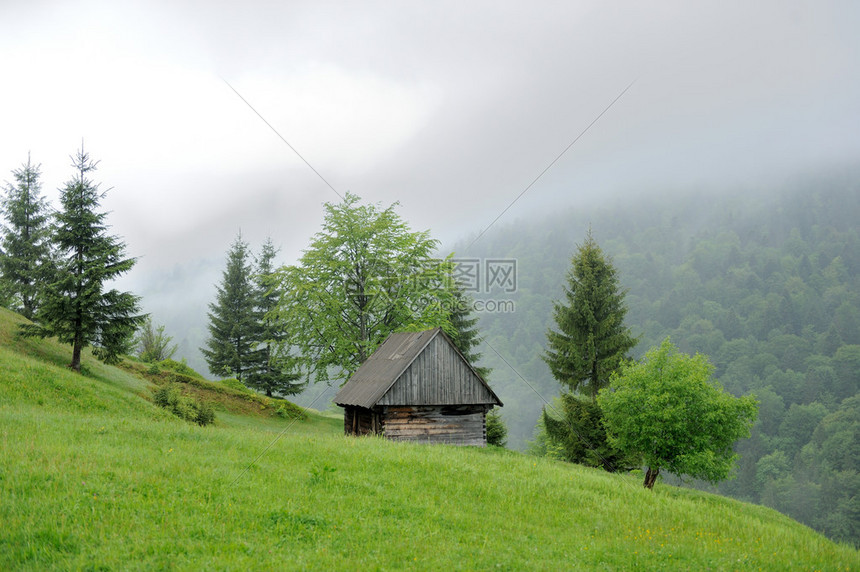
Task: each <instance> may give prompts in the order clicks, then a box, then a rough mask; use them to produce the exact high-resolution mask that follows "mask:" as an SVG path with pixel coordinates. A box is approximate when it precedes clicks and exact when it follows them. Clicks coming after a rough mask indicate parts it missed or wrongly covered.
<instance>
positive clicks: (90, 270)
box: [22, 145, 145, 371]
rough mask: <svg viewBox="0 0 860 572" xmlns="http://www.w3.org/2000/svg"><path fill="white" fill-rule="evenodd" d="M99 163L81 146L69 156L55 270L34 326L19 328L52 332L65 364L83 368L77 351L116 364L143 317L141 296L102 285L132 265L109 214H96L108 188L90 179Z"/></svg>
mask: <svg viewBox="0 0 860 572" xmlns="http://www.w3.org/2000/svg"><path fill="white" fill-rule="evenodd" d="M97 165H98V162H96V161H92V160H90V157H89V154H88V153H86V152H85V151H84V148H83V145H82V146H81V150H80V151H78V153H77V154H76V155H75V156H74V157H72V166H73V167H74V168H75V169H76V170H77V173H76V174H75V176H74V177H73V178H72V179H71V180H69V181H68V182H67V183H66V185H65V186H64V187H63V188H62V189H61V190H60V204H61V210H60V211H59V212H58V213H57V214H56V224H55V228H54V230H53V233H52V243H53V245H54V248H55V249H56V258H57V260H56V266H57V267H56V269H55V272H54V274H53V278H52V280H51V281H50V283H49V284H47V285H46V287H45V290H44V299H43V302H42V305H41V306H40V307H39V308H38V310H37V313H36V316H35V319H34V322H35V324H33V325H25V326H22V333H23V334H24V335H28V336H39V337H49V336H55V337H57V338H58V339H59V340H60V341H61V342H63V343H68V344H70V345H71V346H72V361H71V363H70V364H69V367H70V368H71V369H73V370H75V371H80V370H81V352H82V350H83V348H84V347H86V346H88V345H91V346H93V353H94V354H95V355H96V357H98V358H99V359H101V360H103V361H105V362H107V363H116V362H117V361H119V358H120V355H121V354H124V353H128V352H129V351H130V350H131V345H132V340H133V337H134V333H135V331H136V330H137V328H138V326H139V325H140V324H141V323H142V322H143V320H144V318H145V316H144V315H140V314H139V311H140V307H139V301H140V299H139V297H137V296H135V295H133V294H131V293H129V292H120V291H118V290H115V289H113V290H108V291H105V283H107V282H109V281H110V280H112V279H115V278H117V277H118V276H120V275H122V274H124V273H126V272H128V271H129V270H131V268H132V267H133V266H134V264H135V259H134V258H126V256H125V244H123V243H122V242H121V241H120V239H119V238H117V237H114V236H111V235H110V234H108V228H109V227H108V226H107V225H106V224H105V219H106V218H107V213H105V212H98V208H99V203H100V201H101V200H102V199H103V198H104V196H105V194H106V192H102V191H100V190H99V185H98V184H96V183H94V182H93V181H92V180H91V179H90V178H89V176H90V173H91V172H93V171H95V170H96V167H97Z"/></svg>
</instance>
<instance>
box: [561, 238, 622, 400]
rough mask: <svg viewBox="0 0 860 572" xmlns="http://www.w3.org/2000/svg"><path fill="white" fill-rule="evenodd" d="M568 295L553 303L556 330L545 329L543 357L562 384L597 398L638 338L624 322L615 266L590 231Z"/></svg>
mask: <svg viewBox="0 0 860 572" xmlns="http://www.w3.org/2000/svg"><path fill="white" fill-rule="evenodd" d="M564 294H565V300H564V302H555V303H554V304H553V318H554V320H555V324H556V326H557V328H558V330H552V329H550V330H549V331H547V341H548V345H549V348H548V349H547V350H546V353H545V354H544V361H546V363H547V365H549V368H550V371H551V372H552V375H553V377H554V378H555V379H556V380H558V381H559V383H562V384H563V385H566V386H567V387H569V388H570V390H571V391H577V392H581V393H587V394H588V395H589V396H590V397H591V398H592V399H594V398H596V396H597V392H598V391H599V390H600V389H601V388H603V387H606V385H607V384H608V383H609V377H610V375H611V374H612V373H613V372H614V371H615V370H616V369H618V367H619V366H620V365H621V364H622V363H623V361H624V359H625V358H626V357H627V353H628V352H629V351H630V350H631V349H632V348H633V346H635V345H636V338H634V337H633V336H632V335H631V334H630V330H629V329H628V328H627V327H626V326H625V325H624V316H625V315H626V314H627V306H626V305H625V303H624V295H625V292H624V291H623V290H622V289H621V288H620V286H619V284H618V275H617V272H616V270H615V267H614V266H613V265H612V263H611V262H610V261H609V259H608V258H607V257H606V256H605V255H604V254H603V251H602V250H601V249H600V247H599V246H598V245H597V242H596V241H595V240H594V237H593V236H592V235H591V231H589V233H588V236H587V237H586V240H585V243H584V244H582V245H581V246H580V247H579V249H578V250H577V252H576V254H575V255H574V257H573V260H572V267H571V269H570V271H569V272H568V275H567V286H566V287H565V289H564Z"/></svg>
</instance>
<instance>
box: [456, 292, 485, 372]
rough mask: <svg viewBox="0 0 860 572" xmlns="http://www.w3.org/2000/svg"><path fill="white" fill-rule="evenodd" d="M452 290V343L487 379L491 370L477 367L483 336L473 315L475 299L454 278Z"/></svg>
mask: <svg viewBox="0 0 860 572" xmlns="http://www.w3.org/2000/svg"><path fill="white" fill-rule="evenodd" d="M450 290H451V296H450V299H451V302H450V303H451V307H450V308H449V312H448V321H449V322H450V323H451V328H452V334H451V336H450V337H451V341H452V342H454V345H455V346H457V349H458V350H460V353H461V354H463V357H464V358H466V361H468V362H469V363H470V364H471V365H472V367H474V368H475V371H477V372H478V374H479V375H480V376H481V377H483V378H485V379H486V378H487V376H489V375H490V369H489V368H486V367H477V366H476V365H475V364H476V363H477V362H478V360H480V359H481V354H480V353H479V352H478V351H477V348H478V344H480V343H481V335H480V333H479V332H478V318H477V317H476V316H473V315H472V309H473V307H474V299H473V298H472V296H471V295H469V293H468V292H466V289H465V287H464V286H463V284H461V283H460V282H458V281H457V280H455V279H453V278H451V285H450Z"/></svg>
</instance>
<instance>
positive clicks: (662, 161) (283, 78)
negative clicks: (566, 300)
mask: <svg viewBox="0 0 860 572" xmlns="http://www.w3.org/2000/svg"><path fill="white" fill-rule="evenodd" d="M0 21H2V22H3V23H4V26H3V33H2V34H0V50H2V54H3V57H2V59H0V74H2V77H3V82H4V89H3V90H0V126H2V131H0V133H2V135H0V173H2V175H0V178H5V179H9V178H11V174H10V172H11V170H12V169H14V168H16V167H18V166H19V165H20V164H21V163H22V162H24V161H25V160H26V158H27V153H28V152H30V153H31V155H32V158H33V161H34V162H37V163H41V165H42V169H43V177H42V180H43V185H44V192H45V194H46V195H47V196H48V197H49V198H50V199H51V200H55V199H56V197H57V189H58V188H59V187H60V186H61V185H62V184H63V182H64V181H65V180H67V179H68V178H69V177H70V176H71V168H70V166H69V163H70V160H69V155H70V154H72V153H74V152H75V150H76V149H78V148H79V147H80V145H81V142H82V141H83V142H84V145H85V147H86V149H87V150H88V151H89V152H90V153H91V154H92V156H93V158H95V159H98V160H100V161H101V163H100V169H99V171H97V173H96V179H97V180H98V181H99V182H101V183H102V185H103V187H102V188H103V189H108V188H111V189H112V190H111V191H110V192H109V193H108V195H107V198H106V199H105V202H104V205H105V208H107V209H108V210H110V211H111V216H110V219H109V220H110V223H111V224H112V226H113V231H114V232H115V233H116V234H118V235H120V236H122V237H123V238H124V239H125V241H126V243H127V245H128V252H129V254H131V255H133V256H137V257H139V263H138V265H137V266H136V267H135V269H134V270H133V271H132V272H131V273H130V274H129V275H128V276H126V277H125V278H124V279H123V281H122V285H123V287H127V288H128V289H131V290H133V291H135V292H136V293H138V294H140V295H142V296H143V303H144V307H145V309H146V310H147V311H149V312H151V313H152V314H153V318H154V320H155V321H156V322H157V323H163V324H165V325H167V329H168V332H171V333H173V335H174V336H175V337H176V339H177V341H183V340H184V344H185V345H184V347H183V349H182V352H181V353H182V354H183V355H184V357H187V358H189V360H191V361H192V363H194V364H195V365H197V366H198V367H199V363H200V362H199V356H197V354H196V350H195V348H196V346H197V345H199V343H200V341H199V340H200V338H201V331H202V328H204V327H205V323H206V317H205V311H206V304H207V303H208V302H209V301H211V299H212V297H213V295H214V283H215V282H216V281H217V280H218V279H219V277H220V272H221V268H222V267H223V261H224V255H225V253H226V250H227V248H228V246H229V244H230V242H231V241H232V240H233V238H234V237H235V236H236V234H237V233H238V232H239V231H241V232H242V234H243V236H244V237H245V238H246V239H247V240H248V241H249V242H250V243H251V245H252V247H253V248H254V249H255V250H256V249H258V248H259V245H260V244H261V243H262V241H263V240H264V239H265V238H266V237H267V236H271V237H272V238H273V240H274V241H275V243H276V244H278V245H280V246H281V248H282V250H281V262H283V263H292V262H294V261H295V259H296V258H297V256H299V255H300V253H301V250H302V248H304V247H305V246H306V245H307V243H308V239H309V237H310V236H311V235H312V234H313V233H314V232H316V231H317V230H318V229H319V226H320V224H321V222H322V213H323V209H322V203H323V202H325V201H336V200H338V195H337V193H341V194H342V193H344V192H345V191H351V192H353V193H356V194H358V195H360V196H361V197H362V198H364V199H365V200H367V201H371V202H380V203H382V204H384V205H387V204H390V203H392V202H395V201H399V202H400V207H399V212H400V214H401V215H402V216H403V217H404V218H405V219H406V220H408V221H409V222H410V224H411V225H412V226H413V228H416V229H431V230H432V232H433V235H434V236H435V237H436V238H439V239H440V240H442V241H443V243H444V245H446V246H450V245H452V244H455V243H457V241H460V240H462V238H463V237H464V236H467V235H475V234H477V233H478V232H480V231H481V230H482V229H485V228H486V227H487V226H488V225H489V224H490V223H491V222H492V221H493V220H494V219H495V218H496V217H497V216H498V215H499V213H501V212H502V211H503V210H504V209H505V208H506V207H508V206H509V205H510V204H511V202H512V201H513V200H514V199H515V198H516V197H517V196H518V195H519V194H520V193H521V192H522V191H523V190H524V189H525V188H526V187H527V185H528V184H529V183H531V182H532V181H533V180H534V178H535V177H536V176H537V175H538V174H539V173H541V171H542V170H543V169H544V168H546V167H547V165H549V164H550V162H551V161H553V159H555V158H556V157H558V155H559V153H561V152H562V150H564V149H565V147H567V146H568V145H569V144H570V143H571V142H572V141H573V140H574V139H575V138H576V137H577V136H578V135H580V134H581V133H582V132H583V130H584V129H586V127H587V126H588V125H589V124H590V123H591V122H592V121H593V120H594V119H595V118H596V117H597V116H598V115H600V113H601V112H602V111H603V110H605V109H606V107H607V106H608V105H609V104H610V103H611V102H612V101H613V99H615V98H616V97H617V96H618V94H619V93H621V92H622V90H624V88H625V87H626V86H628V85H629V84H630V83H631V82H633V85H632V87H630V89H629V90H628V91H627V92H626V93H625V94H624V96H623V97H621V98H620V99H619V100H618V101H617V102H616V103H615V104H614V105H612V107H611V108H610V109H609V110H608V111H607V112H606V113H605V114H604V115H603V116H602V117H601V118H600V119H599V120H598V121H597V122H596V123H595V124H594V125H593V126H592V127H591V128H590V129H588V131H587V132H586V133H584V135H583V136H582V137H581V139H579V140H578V141H577V142H576V144H575V145H573V146H572V147H571V148H570V149H569V150H568V151H567V153H565V154H564V155H563V156H562V157H561V158H560V159H559V161H558V162H557V163H556V164H555V165H553V167H552V168H551V169H550V170H548V171H547V172H546V174H545V175H544V176H543V177H542V178H541V179H540V180H539V181H538V182H537V183H536V184H535V185H534V186H533V187H532V188H530V189H529V191H528V192H527V193H526V194H525V195H523V196H522V198H521V199H519V200H518V201H517V202H516V204H515V205H513V207H511V208H510V210H509V211H508V212H507V213H505V215H504V217H502V219H501V220H502V221H507V222H509V221H510V220H515V219H516V218H517V217H529V216H533V215H536V214H539V213H544V212H547V211H550V210H556V209H558V208H561V207H566V206H570V205H576V204H582V205H587V204H595V203H599V202H600V201H605V200H606V199H607V198H612V199H614V200H617V199H618V198H619V197H620V198H623V197H626V196H634V195H635V196H639V195H642V194H645V193H654V192H660V191H662V190H666V189H672V190H673V191H677V190H678V189H682V190H687V192H701V189H703V188H708V189H719V188H721V187H724V186H725V187H732V188H738V187H748V188H749V189H751V190H755V189H756V188H760V187H763V186H768V185H770V184H772V183H774V182H775V181H776V182H778V181H781V180H784V179H785V178H786V177H790V176H792V175H793V174H795V173H799V172H804V171H808V170H813V169H827V168H828V167H829V166H831V165H841V164H844V163H846V162H853V161H855V160H856V157H858V156H860V155H858V151H860V129H858V127H860V125H858V118H860V72H858V67H857V65H856V61H857V58H858V54H860V40H858V37H857V34H856V30H857V29H858V24H860V7H858V5H857V4H856V3H852V2H848V1H845V2H820V3H805V2H757V3H749V2H705V3H696V5H695V6H693V5H691V4H690V3H686V2H652V3H647V5H646V4H643V3H635V2H627V3H612V4H607V3H602V2H580V3H560V4H559V3H552V4H550V3H531V4H525V3H513V2H501V3H500V2H476V3H468V4H467V5H463V3H458V2H440V3H432V4H431V3H425V4H417V5H413V4H410V5H396V6H395V5H392V4H391V3H384V2H380V3H370V4H362V5H360V6H358V5H354V4H352V3H346V2H290V3H270V2H245V3H242V4H241V6H240V5H238V4H236V3H228V2H220V3H219V2H207V3H202V2H136V3H129V4H126V3H123V5H122V6H120V5H118V4H117V3H111V2H98V1H94V2H38V1H33V2H27V3H16V4H15V5H10V4H9V3H5V4H4V6H3V7H2V8H0ZM228 84H229V85H228ZM230 86H232V87H233V88H235V90H236V91H237V92H238V93H240V94H241V95H242V97H243V98H245V99H246V100H247V102H248V103H249V104H250V105H251V106H252V107H253V109H251V108H250V107H249V105H247V104H246V103H245V102H243V101H242V99H241V98H240V97H238V96H237V95H236V93H234V92H233V90H232V89H231V88H230ZM255 111H256V112H258V113H259V114H260V115H262V116H263V117H264V118H265V119H266V121H268V122H269V123H270V124H271V126H272V127H274V129H275V130H276V131H277V133H278V134H280V136H282V137H283V138H284V139H286V140H287V141H288V142H289V143H290V145H292V146H293V147H294V148H295V149H296V150H298V151H299V153H301V155H302V156H303V157H304V158H305V159H306V160H307V161H308V162H309V163H310V164H311V165H312V166H313V167H314V169H316V170H317V171H318V172H319V173H320V174H321V175H322V176H323V177H325V179H326V180H327V181H328V182H329V183H330V184H331V185H332V186H333V187H334V189H335V191H336V192H333V190H332V189H331V188H329V187H328V186H327V185H326V184H325V183H324V182H323V181H322V180H321V179H320V178H319V177H318V176H317V175H316V174H315V173H314V172H313V171H312V170H311V169H310V168H308V166H307V165H306V164H305V163H304V162H303V161H302V160H301V159H300V158H299V157H298V156H297V155H296V154H295V153H294V152H293V151H292V150H291V149H290V148H289V147H288V146H287V145H285V144H284V142H283V141H282V140H281V139H280V138H279V136H278V135H277V134H276V133H274V132H273V131H272V129H270V128H269V127H268V126H267V125H266V124H265V123H264V122H263V121H262V120H261V119H260V118H259V117H258V116H257V115H256V114H255Z"/></svg>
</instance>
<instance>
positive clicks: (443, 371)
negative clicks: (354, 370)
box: [377, 336, 496, 405]
mask: <svg viewBox="0 0 860 572" xmlns="http://www.w3.org/2000/svg"><path fill="white" fill-rule="evenodd" d="M495 401H496V398H495V396H494V395H492V394H491V393H490V392H489V391H488V390H487V387H486V386H485V385H484V384H483V383H482V382H481V381H480V379H479V378H478V377H477V375H475V372H474V371H472V369H471V368H470V367H469V366H468V365H467V363H466V362H465V361H464V360H463V358H462V357H461V356H460V355H459V354H458V353H457V352H456V350H454V348H453V347H452V346H451V344H449V343H446V341H445V338H443V337H442V336H436V337H435V338H434V339H433V340H432V341H431V342H430V343H429V344H428V345H427V347H426V348H424V351H422V352H421V354H420V355H418V356H417V357H416V358H415V360H414V361H413V362H412V363H411V364H410V366H409V367H408V368H406V370H405V371H404V372H403V373H402V374H401V375H400V377H399V378H398V379H397V381H396V382H395V383H394V385H393V386H391V388H390V389H389V390H388V391H387V392H386V393H385V395H383V396H382V397H381V398H380V399H379V401H377V405H458V404H487V403H494V402H495Z"/></svg>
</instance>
